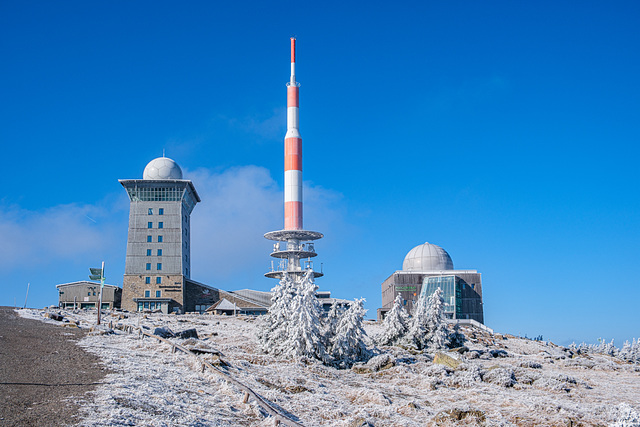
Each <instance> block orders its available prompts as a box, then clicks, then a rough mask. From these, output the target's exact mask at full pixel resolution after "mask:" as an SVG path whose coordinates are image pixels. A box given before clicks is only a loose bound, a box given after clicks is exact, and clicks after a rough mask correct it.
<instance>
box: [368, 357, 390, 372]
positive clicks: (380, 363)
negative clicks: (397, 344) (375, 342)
mask: <svg viewBox="0 0 640 427" xmlns="http://www.w3.org/2000/svg"><path fill="white" fill-rule="evenodd" d="M389 364H393V357H391V355H390V354H389V353H382V354H379V355H377V356H374V357H372V358H371V359H369V361H368V362H367V364H366V365H365V366H366V367H367V368H368V369H370V370H371V371H373V372H376V371H379V370H380V369H382V368H384V367H385V366H387V365H389Z"/></svg>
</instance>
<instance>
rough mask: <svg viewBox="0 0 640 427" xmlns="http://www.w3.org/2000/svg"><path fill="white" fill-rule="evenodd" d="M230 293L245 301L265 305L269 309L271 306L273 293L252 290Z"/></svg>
mask: <svg viewBox="0 0 640 427" xmlns="http://www.w3.org/2000/svg"><path fill="white" fill-rule="evenodd" d="M229 292H230V293H232V294H235V295H240V296H241V297H243V298H245V299H248V300H250V301H253V302H255V303H257V304H260V305H264V306H265V307H269V306H270V305H271V296H272V294H271V292H264V291H254V290H252V289H240V290H239V291H229Z"/></svg>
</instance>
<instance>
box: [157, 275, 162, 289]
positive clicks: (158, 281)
mask: <svg viewBox="0 0 640 427" xmlns="http://www.w3.org/2000/svg"><path fill="white" fill-rule="evenodd" d="M161 284H162V277H160V276H158V277H156V285H161ZM158 292H160V291H158Z"/></svg>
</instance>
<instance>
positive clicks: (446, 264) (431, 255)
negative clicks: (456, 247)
mask: <svg viewBox="0 0 640 427" xmlns="http://www.w3.org/2000/svg"><path fill="white" fill-rule="evenodd" d="M402 270H404V271H439V270H453V261H452V260H451V257H450V256H449V254H448V253H447V251H445V250H444V249H442V248H441V247H440V246H438V245H434V244H432V243H429V242H426V243H424V244H422V245H418V246H416V247H415V248H413V249H411V250H410V251H409V253H408V254H407V256H406V257H404V262H403V263H402Z"/></svg>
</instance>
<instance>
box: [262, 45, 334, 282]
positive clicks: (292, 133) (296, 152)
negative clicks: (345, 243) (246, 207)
mask: <svg viewBox="0 0 640 427" xmlns="http://www.w3.org/2000/svg"><path fill="white" fill-rule="evenodd" d="M299 89H300V83H298V82H297V81H296V39H295V38H293V37H292V38H291V76H290V78H289V82H288V83H287V134H286V135H285V137H284V229H283V230H279V231H271V232H269V233H267V234H265V235H264V237H265V238H267V239H269V240H273V241H275V242H276V243H275V244H274V245H273V252H271V256H272V257H274V258H277V259H278V260H279V261H278V262H277V263H274V262H273V261H272V262H271V270H270V271H268V272H267V273H265V276H267V277H271V278H275V279H280V278H282V276H283V275H284V273H285V272H286V273H288V274H289V275H293V276H294V277H295V278H296V280H299V279H300V278H301V277H302V275H304V274H305V273H306V271H308V270H313V265H312V262H311V258H313V257H315V256H316V255H317V254H316V251H315V247H314V244H313V243H312V241H314V240H318V239H321V238H322V237H324V236H323V235H322V233H318V232H317V231H307V230H303V228H302V137H301V136H300V130H299V97H298V94H299ZM305 258H306V260H305ZM313 276H314V277H321V276H322V273H321V272H317V271H314V272H313Z"/></svg>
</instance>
